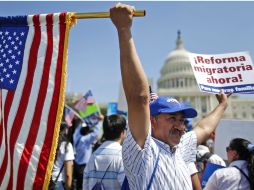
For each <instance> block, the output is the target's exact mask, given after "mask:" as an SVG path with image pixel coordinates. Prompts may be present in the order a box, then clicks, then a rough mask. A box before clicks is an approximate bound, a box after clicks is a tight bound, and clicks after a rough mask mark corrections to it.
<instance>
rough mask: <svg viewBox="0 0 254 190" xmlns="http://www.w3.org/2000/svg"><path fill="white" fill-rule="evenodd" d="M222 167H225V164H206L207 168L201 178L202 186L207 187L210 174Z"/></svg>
mask: <svg viewBox="0 0 254 190" xmlns="http://www.w3.org/2000/svg"><path fill="white" fill-rule="evenodd" d="M220 168H224V166H221V165H217V164H212V163H208V164H207V165H206V168H205V172H204V175H203V177H202V179H201V186H202V188H204V187H205V185H206V183H207V181H208V179H209V178H210V176H211V175H212V174H213V173H214V172H215V171H216V170H218V169H220Z"/></svg>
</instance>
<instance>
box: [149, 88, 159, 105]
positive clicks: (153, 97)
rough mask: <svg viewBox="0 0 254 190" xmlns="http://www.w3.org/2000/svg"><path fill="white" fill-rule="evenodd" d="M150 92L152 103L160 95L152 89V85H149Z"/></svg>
mask: <svg viewBox="0 0 254 190" xmlns="http://www.w3.org/2000/svg"><path fill="white" fill-rule="evenodd" d="M149 92H150V103H152V102H153V101H154V100H156V99H157V98H158V95H157V94H156V93H154V92H153V91H152V88H151V86H149Z"/></svg>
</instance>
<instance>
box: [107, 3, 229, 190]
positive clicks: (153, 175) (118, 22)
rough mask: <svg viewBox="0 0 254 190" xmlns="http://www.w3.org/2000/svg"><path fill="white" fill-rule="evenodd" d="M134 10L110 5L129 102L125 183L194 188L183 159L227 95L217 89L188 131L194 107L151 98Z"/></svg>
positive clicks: (190, 156)
mask: <svg viewBox="0 0 254 190" xmlns="http://www.w3.org/2000/svg"><path fill="white" fill-rule="evenodd" d="M134 12H135V8H134V7H133V6H129V5H124V4H121V3H118V4H116V5H115V6H114V7H112V8H111V9H110V17H111V20H112V22H113V24H114V25H115V27H116V29H117V33H118V38H119V47H120V64H121V75H122V80H123V87H124V91H125V95H126V100H127V105H128V123H129V129H128V131H127V136H126V138H125V140H124V143H123V149H122V154H123V163H124V169H125V174H126V176H127V179H128V181H129V183H128V184H129V185H130V189H149V188H150V187H151V189H160V188H162V189H185V190H188V189H192V183H191V177H190V173H189V171H188V167H187V164H188V163H190V162H193V161H195V159H196V152H195V149H196V146H197V144H199V143H201V142H203V141H204V140H205V139H207V138H208V137H209V134H210V133H211V132H212V131H214V130H215V128H216V127H217V126H218V123H219V121H220V119H221V117H222V115H223V113H224V111H225V109H226V108H227V105H228V104H227V101H228V98H227V95H225V94H224V93H222V94H218V95H217V96H216V97H217V99H218V102H219V104H218V106H217V107H216V108H215V109H214V110H213V111H212V112H211V113H210V114H208V116H207V117H205V118H203V119H202V120H201V121H199V123H198V124H197V125H196V126H195V128H194V130H193V131H192V132H189V133H186V134H184V129H185V128H184V118H193V117H195V116H196V115H197V112H196V110H195V109H193V108H191V107H187V106H185V105H183V104H181V103H180V102H178V101H177V100H176V99H174V98H172V97H158V98H157V99H156V100H155V101H153V102H152V103H151V104H150V101H149V99H150V98H149V90H148V89H149V86H148V80H147V77H146V75H145V72H144V70H143V68H142V65H141V62H140V60H139V57H138V54H137V52H136V47H135V44H134V40H133V38H132V32H131V26H132V18H133V14H134ZM149 106H150V109H149ZM156 163H158V164H156ZM154 168H157V169H156V170H155V171H154ZM153 171H154V172H153Z"/></svg>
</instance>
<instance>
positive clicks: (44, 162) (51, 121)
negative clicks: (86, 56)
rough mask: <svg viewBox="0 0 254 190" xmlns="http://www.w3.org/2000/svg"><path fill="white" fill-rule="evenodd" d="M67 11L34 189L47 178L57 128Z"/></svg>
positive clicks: (63, 15) (63, 19)
mask: <svg viewBox="0 0 254 190" xmlns="http://www.w3.org/2000/svg"><path fill="white" fill-rule="evenodd" d="M65 16H66V14H65V13H62V14H61V16H60V39H59V40H60V41H59V53H58V59H57V67H56V75H55V88H54V92H53V97H52V102H51V105H50V111H49V113H50V115H49V117H48V123H47V132H46V136H45V140H44V144H43V147H42V149H41V154H40V159H39V165H38V166H37V172H36V176H35V179H34V184H33V189H34V190H36V189H42V185H43V182H44V179H45V174H46V170H47V166H48V161H49V156H50V151H51V148H52V140H53V135H54V130H55V122H56V114H57V109H58V104H59V94H60V91H61V82H62V81H61V79H62V62H63V53H64V40H65V31H66V25H65Z"/></svg>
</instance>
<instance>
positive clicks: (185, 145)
mask: <svg viewBox="0 0 254 190" xmlns="http://www.w3.org/2000/svg"><path fill="white" fill-rule="evenodd" d="M178 146H179V149H180V152H181V155H182V158H183V160H184V161H185V163H187V164H188V163H191V162H195V161H196V154H197V135H196V133H195V132H194V131H191V132H188V133H185V134H184V135H183V136H182V138H181V140H180V143H179V145H178Z"/></svg>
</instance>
